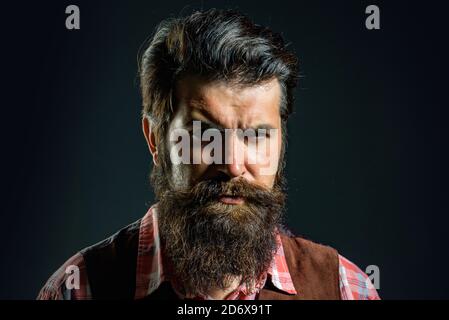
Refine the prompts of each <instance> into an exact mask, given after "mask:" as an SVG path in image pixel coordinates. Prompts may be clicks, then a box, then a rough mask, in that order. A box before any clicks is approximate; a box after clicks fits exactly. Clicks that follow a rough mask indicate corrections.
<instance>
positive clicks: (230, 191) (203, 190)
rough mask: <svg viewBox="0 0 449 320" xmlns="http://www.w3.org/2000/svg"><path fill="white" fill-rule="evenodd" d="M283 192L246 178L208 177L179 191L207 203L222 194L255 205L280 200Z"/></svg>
mask: <svg viewBox="0 0 449 320" xmlns="http://www.w3.org/2000/svg"><path fill="white" fill-rule="evenodd" d="M282 194H283V193H282V192H281V190H280V189H279V188H277V187H276V186H275V187H273V189H268V188H266V187H263V186H260V185H257V184H254V183H251V182H249V181H247V180H246V179H244V178H238V179H232V180H228V181H224V180H222V179H219V178H218V179H217V178H216V179H208V180H203V181H200V182H198V183H196V184H195V185H194V186H193V187H192V188H191V189H189V190H184V191H178V195H179V196H185V197H186V198H188V199H189V202H193V203H197V204H199V205H205V204H207V203H210V202H213V201H217V200H218V198H219V197H221V196H231V197H242V198H245V201H246V202H248V203H251V204H254V205H263V204H266V203H267V201H268V202H269V201H275V202H277V201H279V200H278V199H279V197H280V196H282Z"/></svg>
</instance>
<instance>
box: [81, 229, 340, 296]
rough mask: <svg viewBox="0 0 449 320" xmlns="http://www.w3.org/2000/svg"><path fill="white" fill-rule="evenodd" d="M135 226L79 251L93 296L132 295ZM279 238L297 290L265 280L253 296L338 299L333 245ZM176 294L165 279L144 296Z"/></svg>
mask: <svg viewBox="0 0 449 320" xmlns="http://www.w3.org/2000/svg"><path fill="white" fill-rule="evenodd" d="M138 226H139V223H138V222H136V223H134V224H132V225H130V226H128V227H126V228H124V229H122V230H120V231H119V232H118V233H116V234H115V235H113V236H112V237H110V238H108V239H106V240H104V241H102V242H101V243H98V244H96V245H93V246H91V247H89V248H86V249H84V250H83V251H82V252H81V253H82V254H83V257H84V260H85V263H86V269H87V274H88V278H89V284H90V289H91V292H92V297H93V299H133V298H134V292H135V279H136V259H137V243H138V231H139V230H138ZM281 240H282V244H283V247H284V253H285V257H286V261H287V266H288V269H289V272H290V275H291V278H292V280H293V284H294V286H295V289H296V291H297V294H296V295H293V294H288V293H285V292H283V291H280V290H279V289H277V288H276V287H274V286H273V285H272V283H271V281H267V282H266V285H265V287H264V288H263V289H262V290H261V291H260V292H259V295H258V297H257V299H260V300H311V299H320V300H328V299H335V300H337V299H341V297H340V290H339V271H338V268H339V262H338V253H337V251H336V250H335V249H333V248H331V247H328V246H324V245H320V244H317V243H314V242H312V241H309V240H306V239H303V238H300V237H293V236H289V235H286V234H281ZM177 298H178V297H177V295H176V294H175V293H174V291H173V290H172V288H171V286H170V284H169V282H164V283H163V284H161V286H160V287H159V288H158V289H157V290H156V291H154V292H153V293H152V294H150V295H149V296H147V297H146V298H145V299H149V300H166V299H177Z"/></svg>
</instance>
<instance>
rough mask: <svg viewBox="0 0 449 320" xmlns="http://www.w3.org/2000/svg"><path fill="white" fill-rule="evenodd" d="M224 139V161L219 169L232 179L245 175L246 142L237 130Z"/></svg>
mask: <svg viewBox="0 0 449 320" xmlns="http://www.w3.org/2000/svg"><path fill="white" fill-rule="evenodd" d="M224 140H225V141H224V152H223V161H222V164H220V165H219V166H218V171H220V172H222V173H224V174H226V175H227V176H228V177H229V178H230V179H232V178H235V177H240V176H243V175H244V174H245V173H246V168H245V144H244V143H243V142H242V141H240V139H239V138H238V137H237V134H236V132H235V130H233V131H232V133H231V134H229V135H227V137H226V138H225V139H224Z"/></svg>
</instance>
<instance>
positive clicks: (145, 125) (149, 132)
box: [142, 116, 159, 166]
mask: <svg viewBox="0 0 449 320" xmlns="http://www.w3.org/2000/svg"><path fill="white" fill-rule="evenodd" d="M142 130H143V135H144V136H145V140H146V141H147V145H148V149H149V150H150V153H151V155H152V156H153V163H154V165H156V166H157V165H158V157H159V155H158V151H157V142H156V135H155V133H154V130H153V128H152V127H151V123H150V121H149V119H148V117H146V116H143V117H142Z"/></svg>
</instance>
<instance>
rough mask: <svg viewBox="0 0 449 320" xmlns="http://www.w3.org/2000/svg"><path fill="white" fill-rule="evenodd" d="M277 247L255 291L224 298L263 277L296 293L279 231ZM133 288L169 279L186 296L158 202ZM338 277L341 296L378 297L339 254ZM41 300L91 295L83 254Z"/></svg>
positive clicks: (140, 292)
mask: <svg viewBox="0 0 449 320" xmlns="http://www.w3.org/2000/svg"><path fill="white" fill-rule="evenodd" d="M277 241H278V244H279V246H278V250H277V252H276V253H275V255H274V257H273V261H272V263H271V265H270V267H269V269H268V270H267V272H266V273H265V274H264V275H263V276H262V277H261V278H260V279H257V281H256V285H255V289H256V290H255V291H253V292H251V291H250V290H249V289H248V288H246V286H245V285H244V284H242V285H240V286H239V287H238V288H237V289H236V290H235V291H233V292H232V293H230V294H229V295H228V296H227V297H226V300H254V299H257V292H258V291H259V290H260V289H261V288H263V287H264V285H265V283H266V281H271V283H272V284H273V285H274V286H275V287H276V288H278V289H279V290H281V291H284V292H286V293H289V294H297V293H298V291H297V290H301V288H295V287H294V285H293V281H292V278H291V276H290V273H289V270H288V267H287V262H286V260H285V255H284V249H283V247H282V242H281V238H280V235H279V234H278V235H277ZM71 265H72V266H73V265H75V266H77V267H78V268H79V278H80V284H79V288H75V289H67V285H66V283H67V282H68V281H70V278H69V277H70V273H68V272H67V271H66V270H67V267H69V266H71ZM136 268H137V270H136V291H135V299H141V298H144V297H145V296H147V295H150V294H151V293H152V292H154V291H155V290H156V289H157V288H158V287H159V286H160V285H161V283H162V282H164V281H172V284H173V289H174V291H175V292H176V293H177V295H178V296H179V297H180V298H185V296H183V295H182V293H181V292H180V291H179V290H177V287H176V281H175V279H173V278H172V277H171V268H170V266H168V265H167V264H166V263H165V261H164V257H163V254H162V250H161V246H160V240H159V230H158V223H157V206H156V205H154V206H152V207H151V208H150V209H149V210H148V212H147V213H146V215H145V216H144V217H143V218H142V220H141V224H140V229H139V243H138V252H137V267H136ZM339 281H340V294H341V298H342V299H343V300H377V299H380V298H379V295H378V294H377V291H376V289H375V288H374V286H373V284H372V283H371V281H370V279H369V278H368V276H367V275H366V274H365V273H364V272H363V271H361V270H360V269H359V268H358V267H357V266H356V265H355V264H353V263H352V262H350V261H349V260H347V259H346V258H344V257H343V256H341V255H339ZM188 298H194V299H199V300H201V299H205V300H207V299H211V297H208V296H197V297H188ZM38 299H42V300H49V299H51V300H87V299H92V294H91V291H90V288H89V281H88V279H87V271H86V268H85V264H84V260H83V257H82V255H81V254H80V253H77V254H76V255H74V256H73V257H72V258H70V259H69V260H68V261H67V262H66V263H65V264H64V265H63V266H61V267H60V268H59V269H58V270H57V271H56V272H55V273H54V274H53V275H52V276H51V277H50V279H49V280H48V281H47V283H46V284H45V286H44V287H43V288H42V290H41V291H40V293H39V295H38Z"/></svg>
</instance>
